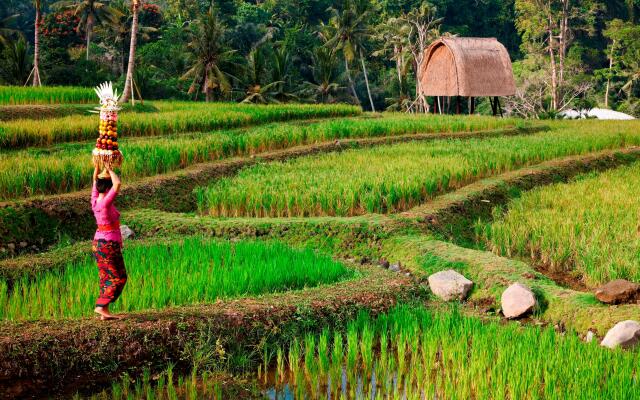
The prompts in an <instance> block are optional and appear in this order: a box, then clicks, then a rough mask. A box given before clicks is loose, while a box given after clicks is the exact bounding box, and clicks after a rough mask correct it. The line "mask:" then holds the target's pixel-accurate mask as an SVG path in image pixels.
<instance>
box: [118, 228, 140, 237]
mask: <svg viewBox="0 0 640 400" xmlns="http://www.w3.org/2000/svg"><path fill="white" fill-rule="evenodd" d="M120 233H121V234H122V238H123V239H131V238H133V237H134V236H135V235H136V234H135V232H134V231H133V230H132V229H131V228H129V227H128V226H126V225H120Z"/></svg>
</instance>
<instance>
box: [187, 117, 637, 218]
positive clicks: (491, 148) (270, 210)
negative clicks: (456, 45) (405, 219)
mask: <svg viewBox="0 0 640 400" xmlns="http://www.w3.org/2000/svg"><path fill="white" fill-rule="evenodd" d="M638 127H640V124H638V123H599V122H591V121H589V122H587V123H574V124H569V125H567V127H566V128H559V129H557V130H553V131H548V132H542V133H537V134H534V135H527V136H518V137H497V138H490V139H484V140H480V139H470V140H439V141H433V142H423V143H406V144H398V145H391V146H382V147H377V148H371V149H365V150H350V151H345V152H342V153H331V154H323V155H317V156H311V157H305V158H299V159H295V160H291V161H287V162H279V163H271V164H262V165H257V166H255V167H252V168H248V169H245V170H242V171H240V173H239V174H238V175H236V176H234V177H232V178H225V179H221V180H219V181H216V182H215V183H213V184H212V185H211V186H209V187H206V188H198V189H197V190H196V191H195V193H196V196H197V199H198V204H199V209H200V211H201V212H203V213H208V214H210V215H213V216H253V217H264V216H309V215H338V216H346V215H357V214H363V213H367V212H376V213H383V212H393V211H398V210H404V209H407V208H409V207H412V206H414V205H416V204H419V203H421V202H423V201H425V200H427V199H430V198H432V197H434V196H435V195H437V194H440V193H442V192H445V191H447V190H450V189H454V188H457V187H460V186H462V185H465V184H467V183H469V182H470V181H473V180H476V179H479V178H481V177H484V176H488V175H492V174H496V173H500V172H503V171H507V170H512V169H515V168H519V167H521V166H523V165H529V164H535V163H538V162H541V161H544V160H549V159H553V158H557V157H562V156H567V155H574V154H583V153H588V152H593V151H596V150H602V149H612V148H622V147H626V146H632V145H638V144H640V131H639V130H638Z"/></svg>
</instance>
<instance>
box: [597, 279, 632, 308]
mask: <svg viewBox="0 0 640 400" xmlns="http://www.w3.org/2000/svg"><path fill="white" fill-rule="evenodd" d="M595 295H596V299H598V300H600V301H601V302H603V303H606V304H622V303H630V302H634V301H636V299H638V297H639V296H640V284H637V283H633V282H629V281H627V280H624V279H616V280H615V281H611V282H609V283H607V284H605V285H603V286H600V287H599V288H597V289H596V290H595Z"/></svg>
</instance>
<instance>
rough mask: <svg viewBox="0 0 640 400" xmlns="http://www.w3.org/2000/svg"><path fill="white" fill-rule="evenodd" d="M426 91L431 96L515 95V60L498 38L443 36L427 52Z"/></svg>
mask: <svg viewBox="0 0 640 400" xmlns="http://www.w3.org/2000/svg"><path fill="white" fill-rule="evenodd" d="M420 68H421V72H422V74H421V82H420V83H421V85H420V86H421V87H422V92H423V93H424V94H425V95H427V96H474V97H479V96H511V95H514V94H515V92H516V86H515V82H514V80H513V71H512V69H511V68H512V67H511V59H510V58H509V53H508V52H507V49H506V48H505V47H504V46H503V45H502V44H501V43H500V42H498V40H496V39H495V38H466V37H443V38H440V39H438V40H436V41H435V42H433V43H432V44H431V45H430V46H429V47H428V48H427V50H425V57H424V61H423V62H422V65H421V66H420Z"/></svg>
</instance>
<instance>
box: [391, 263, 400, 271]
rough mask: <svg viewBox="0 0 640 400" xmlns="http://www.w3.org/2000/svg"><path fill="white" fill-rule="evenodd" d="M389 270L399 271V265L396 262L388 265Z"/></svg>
mask: <svg viewBox="0 0 640 400" xmlns="http://www.w3.org/2000/svg"><path fill="white" fill-rule="evenodd" d="M389 271H391V272H400V265H398V264H391V265H390V266H389Z"/></svg>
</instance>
